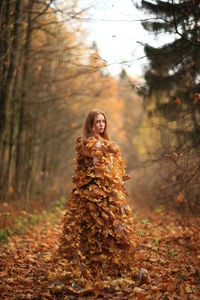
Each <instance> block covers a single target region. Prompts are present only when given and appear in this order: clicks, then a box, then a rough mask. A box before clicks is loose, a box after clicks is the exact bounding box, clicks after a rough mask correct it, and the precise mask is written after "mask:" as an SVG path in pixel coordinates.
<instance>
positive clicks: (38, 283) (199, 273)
mask: <svg viewBox="0 0 200 300" xmlns="http://www.w3.org/2000/svg"><path fill="white" fill-rule="evenodd" d="M60 219H61V214H60V217H58V216H57V215H54V217H52V215H51V218H50V219H49V218H43V220H42V222H39V223H38V224H34V225H32V226H30V228H29V227H28V229H27V230H26V232H25V233H23V234H19V235H13V236H11V237H10V238H9V243H8V244H1V251H0V299H9V300H11V299H32V300H33V299H34V300H39V299H98V297H97V298H95V296H89V295H88V296H72V295H71V296H67V297H65V298H64V297H63V298H61V297H57V298H56V296H53V295H51V294H50V292H49V291H48V290H46V289H45V287H44V286H45V285H44V283H45V274H46V271H47V270H48V268H49V264H50V255H51V253H52V252H53V250H54V249H55V247H56V244H57V242H58V238H59V234H60V232H61V225H60ZM194 220H195V221H196V224H198V222H197V221H198V220H197V218H194V219H192V218H191V219H190V220H189V219H187V224H186V223H184V224H183V222H181V219H180V220H178V219H177V217H176V215H175V214H173V213H171V212H170V213H166V212H164V211H162V210H157V211H154V212H146V213H141V212H139V211H137V212H135V213H134V223H135V229H136V238H137V241H138V246H137V250H136V255H135V264H136V269H137V271H138V270H139V269H140V268H141V267H143V268H145V269H147V270H148V272H149V274H150V282H149V283H146V284H140V285H137V286H136V287H135V288H134V289H132V290H130V289H126V291H122V290H118V291H116V290H115V291H113V293H112V294H106V295H105V296H104V298H99V299H139V300H142V299H156V300H157V299H169V300H171V299H180V300H184V299H191V300H192V299H194V300H197V299H200V232H199V230H198V227H197V225H196V224H194V226H193V225H192V224H193V222H194ZM36 223H37V222H36ZM188 224H190V225H188ZM199 224H200V223H199Z"/></svg>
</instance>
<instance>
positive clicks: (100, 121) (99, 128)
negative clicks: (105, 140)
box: [95, 114, 106, 133]
mask: <svg viewBox="0 0 200 300" xmlns="http://www.w3.org/2000/svg"><path fill="white" fill-rule="evenodd" d="M105 127H106V120H105V118H104V115H102V114H99V115H98V116H97V118H96V121H95V129H96V132H98V133H103V132H104V130H105Z"/></svg>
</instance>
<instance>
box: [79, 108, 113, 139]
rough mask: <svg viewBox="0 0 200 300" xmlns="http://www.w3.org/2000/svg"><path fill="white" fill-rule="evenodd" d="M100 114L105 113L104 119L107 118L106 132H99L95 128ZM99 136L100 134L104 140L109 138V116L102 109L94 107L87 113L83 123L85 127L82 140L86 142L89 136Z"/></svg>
mask: <svg viewBox="0 0 200 300" xmlns="http://www.w3.org/2000/svg"><path fill="white" fill-rule="evenodd" d="M98 115H103V116H104V119H105V129H104V132H102V133H98V132H97V131H96V130H95V122H96V119H97V116H98ZM93 136H94V137H97V136H99V137H100V138H102V139H104V140H109V136H108V129H107V118H106V115H105V113H104V112H103V111H102V110H101V109H92V110H91V111H89V113H88V114H87V116H86V118H85V121H84V124H83V129H82V141H83V144H85V143H86V140H87V138H89V137H93Z"/></svg>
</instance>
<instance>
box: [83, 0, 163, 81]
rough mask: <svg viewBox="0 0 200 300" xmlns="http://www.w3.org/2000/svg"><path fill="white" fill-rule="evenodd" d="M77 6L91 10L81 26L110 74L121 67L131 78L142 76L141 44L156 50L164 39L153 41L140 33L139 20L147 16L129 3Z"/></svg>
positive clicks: (87, 0)
mask: <svg viewBox="0 0 200 300" xmlns="http://www.w3.org/2000/svg"><path fill="white" fill-rule="evenodd" d="M134 2H137V3H140V2H141V1H139V0H137V1H134ZM80 5H81V7H89V6H91V8H90V9H89V11H88V13H89V16H90V19H89V20H86V21H85V22H84V26H85V28H86V29H87V30H88V32H89V40H90V41H93V40H95V41H96V42H97V45H98V48H99V51H100V54H101V56H102V57H103V58H104V59H105V60H106V61H107V62H108V64H110V67H109V71H110V73H112V74H113V75H118V74H119V73H120V71H121V69H122V67H124V68H125V69H126V70H127V72H128V73H129V74H130V75H132V76H142V74H143V68H144V65H146V64H147V60H146V58H144V51H143V46H142V45H141V44H140V43H150V44H151V45H153V46H156V45H160V44H161V41H163V40H164V39H166V36H163V37H161V36H159V39H154V35H152V34H150V33H149V32H147V31H145V30H144V29H143V27H142V25H141V22H140V20H141V19H146V18H148V17H149V15H147V14H146V15H145V14H144V12H142V11H140V10H138V9H136V8H135V6H134V4H133V1H131V0H80ZM165 42H166V40H165ZM126 62H127V63H126Z"/></svg>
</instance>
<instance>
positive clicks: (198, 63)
mask: <svg viewBox="0 0 200 300" xmlns="http://www.w3.org/2000/svg"><path fill="white" fill-rule="evenodd" d="M137 7H138V8H140V9H142V10H144V11H145V12H147V13H149V14H150V16H151V18H149V19H148V20H145V21H143V22H142V25H143V27H144V28H145V29H146V30H147V31H148V32H151V33H154V35H155V36H158V37H159V36H160V35H161V34H162V35H163V33H165V34H166V36H170V39H171V40H172V41H171V42H168V43H166V44H163V45H162V46H160V47H152V46H151V45H148V44H145V46H144V50H145V54H146V56H147V58H148V60H149V66H148V68H147V70H146V72H145V79H146V87H147V88H146V89H144V90H145V93H146V98H145V99H151V100H152V99H154V100H155V103H156V109H155V110H154V113H155V114H157V115H160V116H163V117H164V118H165V119H166V121H167V123H166V124H165V130H163V127H162V128H161V130H160V133H161V136H162V140H163V141H164V144H163V151H162V155H161V156H162V158H163V159H170V160H171V161H172V162H173V163H174V168H173V169H172V172H171V173H170V176H169V178H168V183H170V184H171V189H170V193H169V192H168V191H169V186H167V187H166V189H165V192H166V194H165V195H162V198H164V197H166V198H168V199H170V198H171V199H172V196H175V195H177V194H178V193H179V192H181V193H184V195H185V198H184V197H182V199H184V201H186V200H188V201H187V204H188V205H190V207H191V208H192V206H196V205H198V206H199V204H200V192H199V188H198V186H199V183H198V176H199V175H200V150H199V149H200V147H199V145H200V130H199V128H200V82H199V74H200V35H199V30H200V14H199V11H200V2H199V1H198V0H188V1H184V0H179V1H173V0H170V1H169V0H167V1H160V0H153V1H146V0H145V1H144V0H143V1H142V2H141V5H140V6H137ZM169 136H170V138H169ZM174 174H176V176H174ZM177 199H179V200H180V197H178V198H177ZM185 199H186V200H185Z"/></svg>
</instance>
